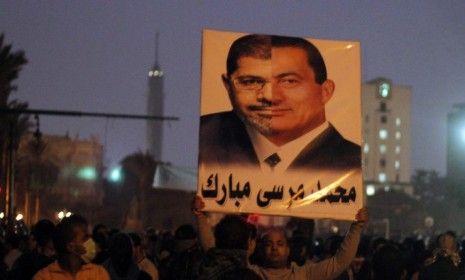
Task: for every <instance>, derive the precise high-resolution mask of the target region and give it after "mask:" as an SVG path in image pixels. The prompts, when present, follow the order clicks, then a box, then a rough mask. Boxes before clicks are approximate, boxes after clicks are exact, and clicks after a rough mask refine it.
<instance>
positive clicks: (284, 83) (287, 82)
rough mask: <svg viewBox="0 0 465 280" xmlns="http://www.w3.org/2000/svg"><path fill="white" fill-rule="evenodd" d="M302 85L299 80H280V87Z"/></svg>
mask: <svg viewBox="0 0 465 280" xmlns="http://www.w3.org/2000/svg"><path fill="white" fill-rule="evenodd" d="M299 83H300V81H299V80H297V79H294V78H284V79H281V80H279V85H280V86H282V87H285V88H291V87H295V86H297V85H298V84H299Z"/></svg>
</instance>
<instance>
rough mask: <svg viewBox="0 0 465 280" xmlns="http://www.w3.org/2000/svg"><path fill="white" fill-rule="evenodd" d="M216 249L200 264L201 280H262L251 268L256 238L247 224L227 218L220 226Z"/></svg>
mask: <svg viewBox="0 0 465 280" xmlns="http://www.w3.org/2000/svg"><path fill="white" fill-rule="evenodd" d="M214 237H215V246H214V247H213V248H210V249H209V250H208V251H207V253H206V255H205V258H204V259H203V262H202V264H201V265H200V275H199V279H237V278H236V277H237V276H238V275H241V276H242V277H247V278H250V279H254V278H255V279H260V278H259V277H258V275H256V274H255V273H254V272H253V271H252V270H250V269H249V268H248V267H247V266H248V257H249V256H250V255H251V254H252V252H253V251H254V250H255V239H254V234H253V232H252V230H251V227H250V226H249V225H248V224H247V221H246V220H245V219H244V218H243V217H241V216H237V215H227V216H225V217H224V218H223V219H221V221H220V222H219V223H218V224H217V225H216V227H215V232H214Z"/></svg>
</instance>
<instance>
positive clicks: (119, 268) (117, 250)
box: [108, 232, 134, 276]
mask: <svg viewBox="0 0 465 280" xmlns="http://www.w3.org/2000/svg"><path fill="white" fill-rule="evenodd" d="M108 252H109V255H110V258H109V260H110V262H111V264H112V265H113V268H114V269H115V271H116V273H117V274H118V275H120V276H125V275H126V274H127V272H128V270H129V268H130V266H131V265H132V264H133V263H134V261H133V243H132V240H131V238H130V237H129V235H128V234H126V233H123V232H119V233H116V234H115V235H113V236H112V237H111V238H110V242H109V244H108Z"/></svg>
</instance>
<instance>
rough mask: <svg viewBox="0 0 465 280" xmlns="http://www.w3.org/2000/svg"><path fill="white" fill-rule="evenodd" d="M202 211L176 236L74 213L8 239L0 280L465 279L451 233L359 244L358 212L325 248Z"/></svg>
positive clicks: (362, 214)
mask: <svg viewBox="0 0 465 280" xmlns="http://www.w3.org/2000/svg"><path fill="white" fill-rule="evenodd" d="M202 207H203V203H202V201H201V200H199V199H198V198H197V199H196V200H195V202H194V203H193V207H192V208H193V213H194V215H195V217H196V220H197V225H191V224H185V225H181V226H179V227H178V228H177V229H176V230H175V231H174V233H171V232H157V231H156V230H155V229H153V228H149V229H147V230H146V231H144V232H142V233H136V232H125V231H122V230H117V229H110V228H108V227H107V226H105V225H103V224H97V225H94V226H93V227H90V225H89V224H88V222H87V221H86V219H85V218H84V217H82V216H80V215H77V214H74V215H72V216H70V217H67V218H64V219H63V220H61V221H60V222H59V223H58V224H55V223H53V222H52V221H50V220H45V219H44V220H40V221H39V222H37V223H36V224H35V225H34V226H32V228H31V230H30V231H28V232H27V234H15V233H12V232H11V233H10V232H6V233H5V234H4V236H2V238H1V239H0V257H1V260H2V262H1V266H0V279H18V280H21V279H34V280H42V279H102V280H105V279H112V280H114V279H147V280H150V279H162V280H163V279H243V280H246V279H280V280H285V279H339V280H343V279H367V280H371V279H407V280H410V279H465V276H464V275H465V265H464V263H463V262H462V261H461V260H462V259H463V257H464V254H465V250H464V249H465V247H462V246H460V245H461V244H459V242H458V240H457V237H456V236H455V234H454V233H453V232H451V231H448V232H445V233H443V234H441V235H439V236H438V237H436V238H435V239H434V242H430V243H429V244H425V242H424V241H423V240H418V239H415V238H406V239H405V240H403V241H402V242H395V241H393V240H387V239H384V238H381V237H371V236H364V235H362V231H363V228H364V226H365V225H366V223H367V222H368V211H367V209H365V208H362V209H361V210H359V212H358V213H357V216H356V220H355V221H354V222H353V223H352V224H351V226H350V229H349V230H348V233H347V234H346V235H345V236H340V235H331V236H328V237H327V238H325V239H322V238H319V237H313V236H312V234H309V235H308V236H303V235H302V234H301V233H299V232H297V231H294V232H291V233H290V234H289V232H288V231H287V230H285V229H284V228H279V227H271V228H264V227H260V228H259V229H258V228H257V227H256V226H255V225H254V224H252V223H250V222H249V221H248V219H247V217H245V216H244V215H225V216H224V217H223V218H222V219H221V220H220V221H219V222H218V223H217V224H216V225H215V226H211V225H210V222H209V219H208V214H207V213H205V212H202ZM89 229H92V230H91V231H90V230H89ZM288 235H290V236H288Z"/></svg>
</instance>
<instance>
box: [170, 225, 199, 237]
mask: <svg viewBox="0 0 465 280" xmlns="http://www.w3.org/2000/svg"><path fill="white" fill-rule="evenodd" d="M196 238H197V233H196V232H195V229H194V227H193V226H192V225H191V224H184V225H181V226H179V227H178V228H177V229H176V231H175V232H174V239H176V240H190V239H196Z"/></svg>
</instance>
